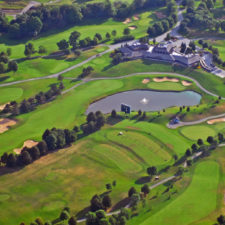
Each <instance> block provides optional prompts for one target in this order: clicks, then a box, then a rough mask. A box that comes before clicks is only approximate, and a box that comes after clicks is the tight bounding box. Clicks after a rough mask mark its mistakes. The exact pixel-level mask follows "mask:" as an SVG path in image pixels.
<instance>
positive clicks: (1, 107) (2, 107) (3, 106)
mask: <svg viewBox="0 0 225 225" xmlns="http://www.w3.org/2000/svg"><path fill="white" fill-rule="evenodd" d="M7 104H8V103H6V104H4V105H0V111H2V110H3V109H4V108H5V106H6V105H7Z"/></svg>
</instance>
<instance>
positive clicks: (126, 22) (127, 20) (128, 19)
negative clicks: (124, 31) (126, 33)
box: [123, 18, 131, 24]
mask: <svg viewBox="0 0 225 225" xmlns="http://www.w3.org/2000/svg"><path fill="white" fill-rule="evenodd" d="M130 22H131V19H130V18H126V20H124V21H123V24H128V23H130Z"/></svg>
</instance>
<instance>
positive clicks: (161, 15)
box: [155, 12, 166, 19]
mask: <svg viewBox="0 0 225 225" xmlns="http://www.w3.org/2000/svg"><path fill="white" fill-rule="evenodd" d="M155 15H156V17H157V18H158V19H164V18H166V15H165V14H163V13H162V12H155Z"/></svg>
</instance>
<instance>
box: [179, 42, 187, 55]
mask: <svg viewBox="0 0 225 225" xmlns="http://www.w3.org/2000/svg"><path fill="white" fill-rule="evenodd" d="M186 48H187V46H186V44H185V43H184V42H182V43H181V46H180V52H181V53H184V52H185V51H186Z"/></svg>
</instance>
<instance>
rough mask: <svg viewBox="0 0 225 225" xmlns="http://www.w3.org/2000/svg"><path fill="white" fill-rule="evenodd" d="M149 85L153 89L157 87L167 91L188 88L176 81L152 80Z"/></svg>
mask: <svg viewBox="0 0 225 225" xmlns="http://www.w3.org/2000/svg"><path fill="white" fill-rule="evenodd" d="M148 87H149V88H151V89H156V90H163V91H164V90H165V91H183V90H185V89H186V88H185V87H184V86H183V85H182V84H180V83H174V82H162V83H157V82H150V83H149V84H148Z"/></svg>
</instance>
